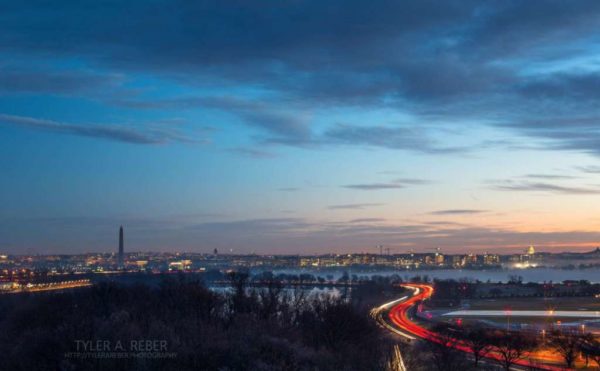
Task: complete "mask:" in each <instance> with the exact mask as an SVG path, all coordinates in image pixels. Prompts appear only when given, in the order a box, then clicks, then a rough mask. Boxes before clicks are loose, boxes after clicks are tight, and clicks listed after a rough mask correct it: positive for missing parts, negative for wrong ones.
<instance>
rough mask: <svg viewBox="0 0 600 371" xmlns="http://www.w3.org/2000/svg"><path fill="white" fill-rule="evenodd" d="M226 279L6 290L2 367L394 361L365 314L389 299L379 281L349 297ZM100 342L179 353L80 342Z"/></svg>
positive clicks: (363, 365)
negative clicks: (125, 353) (101, 354)
mask: <svg viewBox="0 0 600 371" xmlns="http://www.w3.org/2000/svg"><path fill="white" fill-rule="evenodd" d="M228 279H229V280H230V281H231V289H230V290H224V291H212V290H209V289H208V288H206V287H205V286H204V285H203V284H202V283H201V282H198V281H189V280H188V279H186V278H185V277H184V276H180V277H177V278H171V279H166V280H164V281H163V282H162V283H161V284H160V285H158V286H148V285H118V284H114V283H101V284H97V285H94V286H93V287H91V288H89V289H80V290H74V291H68V292H63V293H59V294H41V295H40V294H35V295H33V294H23V295H5V296H2V297H0V349H1V350H2V355H1V356H0V369H2V370H53V371H54V370H107V369H109V370H113V371H118V370H377V369H380V370H383V369H385V368H386V367H387V366H386V365H388V364H389V362H390V356H391V355H392V351H391V344H392V342H391V340H390V339H389V338H387V337H386V336H384V335H383V334H384V332H382V331H380V330H379V329H378V328H377V326H376V324H375V323H374V321H372V320H371V319H370V318H369V317H368V315H367V312H368V309H369V308H370V305H371V303H373V302H378V301H379V300H381V297H380V298H379V299H378V300H376V299H374V296H380V295H384V296H385V295H391V294H390V293H389V292H388V293H387V294H386V290H390V287H389V285H386V284H383V283H378V282H375V281H371V283H367V284H365V285H361V288H360V289H356V290H354V289H353V292H352V295H351V297H346V296H344V295H341V296H332V295H324V294H321V295H309V294H308V293H307V291H305V290H300V289H296V290H289V289H284V287H283V285H282V284H281V283H280V282H278V281H276V280H272V281H270V284H269V285H268V286H267V287H265V288H261V289H252V288H249V287H248V286H249V285H248V283H249V280H250V278H249V276H248V275H247V274H245V273H232V274H230V275H229V276H228ZM98 340H99V341H101V342H102V343H101V344H109V347H110V346H112V345H114V344H116V343H117V342H119V343H122V344H129V343H130V342H131V341H137V340H157V341H160V342H164V344H166V349H160V350H161V351H165V352H167V353H169V354H174V356H172V357H168V358H135V357H133V358H132V357H129V358H127V357H124V358H116V357H106V358H93V357H89V358H86V354H87V353H89V351H90V349H85V351H84V352H82V350H81V349H78V348H77V346H76V345H77V344H78V342H81V341H92V342H96V341H98ZM161 344H162V343H161ZM103 350H113V349H103ZM94 352H96V350H94V349H92V353H94ZM72 353H77V354H76V355H78V356H76V357H73V356H72ZM96 353H97V352H96ZM69 354H70V356H67V355H69ZM81 354H83V356H82V355H81Z"/></svg>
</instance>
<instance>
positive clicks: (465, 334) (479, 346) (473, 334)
mask: <svg viewBox="0 0 600 371" xmlns="http://www.w3.org/2000/svg"><path fill="white" fill-rule="evenodd" d="M460 336H461V340H462V342H463V344H464V345H465V346H466V347H467V348H468V349H469V351H470V352H471V354H472V355H473V359H474V362H475V367H478V366H479V361H480V360H481V359H482V358H484V357H485V356H486V355H487V354H488V353H489V352H490V351H491V350H492V349H493V346H492V344H491V343H490V340H491V337H490V333H489V331H488V330H485V329H484V328H482V327H479V326H473V327H469V328H467V329H465V330H463V331H461V335H460Z"/></svg>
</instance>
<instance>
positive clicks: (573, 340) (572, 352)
mask: <svg viewBox="0 0 600 371" xmlns="http://www.w3.org/2000/svg"><path fill="white" fill-rule="evenodd" d="M582 340H583V338H582V336H581V334H579V333H577V332H576V331H573V330H570V331H569V330H566V331H559V330H555V331H552V332H551V333H550V337H549V339H548V341H549V343H550V345H551V346H552V347H553V348H554V349H556V351H557V352H558V353H559V354H560V355H561V357H562V358H563V359H564V361H565V364H566V366H567V367H569V368H571V367H573V363H574V362H575V359H577V354H578V353H579V350H580V347H581V344H582Z"/></svg>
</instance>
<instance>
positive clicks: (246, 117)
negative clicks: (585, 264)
mask: <svg viewBox="0 0 600 371" xmlns="http://www.w3.org/2000/svg"><path fill="white" fill-rule="evenodd" d="M599 23H600V3H598V2H595V1H577V2H569V3H567V2H562V1H543V2H512V1H497V2H496V1H489V2H479V1H460V2H458V1H457V2H453V1H448V2H442V3H440V2H429V1H403V2H398V1H375V2H369V3H368V4H367V3H365V2H362V1H330V2H327V3H323V2H321V1H292V2H280V1H264V2H247V1H232V2H222V1H198V2H189V1H183V0H181V1H163V0H151V1H128V2H121V1H94V2H88V1H69V0H66V1H61V2H59V3H49V2H46V1H31V2H21V1H8V2H3V3H2V4H1V5H0V24H2V25H3V26H2V31H3V32H2V33H1V34H0V57H1V58H0V158H1V159H2V161H0V180H1V181H0V205H1V207H0V251H6V252H10V253H59V252H60V253H76V252H85V251H111V250H114V248H115V245H116V235H117V230H118V226H119V225H120V224H123V225H124V226H125V228H126V234H127V244H128V245H127V246H128V249H129V250H168V251H198V252H208V251H212V249H213V248H215V247H217V248H219V249H220V250H222V251H234V252H241V253H246V252H257V253H278V254H288V253H290V254H295V253H329V252H353V251H375V248H374V246H376V245H379V244H384V245H386V246H388V247H390V248H391V249H392V251H395V252H406V251H408V250H415V251H431V250H432V249H433V248H436V247H440V248H442V250H443V251H448V252H455V251H477V252H479V251H497V252H503V251H507V252H508V251H518V250H522V249H523V248H524V247H525V246H527V245H529V244H530V243H534V244H536V246H538V248H539V249H541V250H547V251H562V250H587V249H590V248H592V247H595V246H596V245H597V244H598V241H599V240H600V232H599V228H600V217H598V213H597V211H598V210H600V163H599V162H598V159H599V156H600V124H599V123H598V118H599V115H600V112H599V110H600V108H599V107H600V105H598V100H599V99H600V33H598V31H597V30H598V29H600V24H599Z"/></svg>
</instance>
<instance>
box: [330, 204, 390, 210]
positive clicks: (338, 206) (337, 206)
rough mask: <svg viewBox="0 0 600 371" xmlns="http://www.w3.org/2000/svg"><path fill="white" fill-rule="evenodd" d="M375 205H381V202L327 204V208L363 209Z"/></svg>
mask: <svg viewBox="0 0 600 371" xmlns="http://www.w3.org/2000/svg"><path fill="white" fill-rule="evenodd" d="M375 206H381V204H377V203H364V204H343V205H331V206H328V207H327V208H328V209H330V210H339V209H355V210H362V209H365V208H367V207H375Z"/></svg>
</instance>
